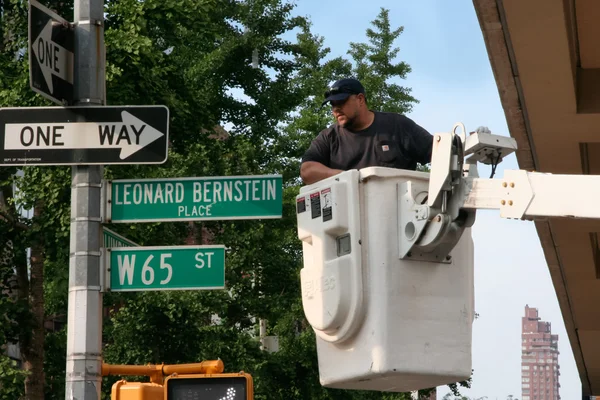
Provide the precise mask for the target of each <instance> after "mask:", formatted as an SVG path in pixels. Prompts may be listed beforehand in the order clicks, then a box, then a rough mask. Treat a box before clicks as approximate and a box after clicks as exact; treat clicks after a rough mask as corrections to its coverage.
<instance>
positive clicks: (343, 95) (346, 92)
mask: <svg viewBox="0 0 600 400" xmlns="http://www.w3.org/2000/svg"><path fill="white" fill-rule="evenodd" d="M360 93H362V94H365V95H366V93H365V88H364V87H363V85H362V84H361V83H360V82H359V81H358V80H357V79H354V78H346V79H340V80H339V81H336V82H335V83H334V84H333V85H331V86H330V87H329V89H327V91H326V92H325V100H324V101H323V104H321V107H323V106H324V105H325V104H327V102H329V101H337V100H346V99H347V98H348V97H350V96H352V95H353V94H360Z"/></svg>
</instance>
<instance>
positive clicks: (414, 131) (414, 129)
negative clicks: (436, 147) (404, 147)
mask: <svg viewBox="0 0 600 400" xmlns="http://www.w3.org/2000/svg"><path fill="white" fill-rule="evenodd" d="M406 119H407V120H408V121H407V122H408V129H409V132H410V133H411V135H410V136H411V140H410V152H411V156H412V158H413V159H414V160H415V161H417V162H419V163H421V164H423V165H425V164H428V163H430V162H431V152H432V151H433V135H432V134H431V133H429V132H427V130H425V129H424V128H423V127H421V126H419V125H417V124H416V123H415V122H414V121H413V120H412V119H410V118H408V117H406Z"/></svg>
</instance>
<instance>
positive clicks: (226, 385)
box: [164, 372, 254, 400]
mask: <svg viewBox="0 0 600 400" xmlns="http://www.w3.org/2000/svg"><path fill="white" fill-rule="evenodd" d="M164 393H165V400H250V399H253V398H254V386H253V383H252V376H251V375H250V374H246V373H243V372H240V373H233V374H194V375H179V374H173V375H170V376H168V377H167V378H166V379H165V382H164Z"/></svg>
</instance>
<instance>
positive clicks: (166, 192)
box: [105, 175, 283, 223]
mask: <svg viewBox="0 0 600 400" xmlns="http://www.w3.org/2000/svg"><path fill="white" fill-rule="evenodd" d="M109 184H110V185H109V187H108V193H107V196H106V198H107V204H106V207H105V212H106V215H105V217H106V220H107V221H108V222H113V223H114V222H162V221H202V220H227V219H266V218H281V211H282V204H283V201H282V178H281V175H257V176H229V177H210V178H172V179H124V180H114V181H111V182H109Z"/></svg>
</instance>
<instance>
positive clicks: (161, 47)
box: [0, 0, 416, 399]
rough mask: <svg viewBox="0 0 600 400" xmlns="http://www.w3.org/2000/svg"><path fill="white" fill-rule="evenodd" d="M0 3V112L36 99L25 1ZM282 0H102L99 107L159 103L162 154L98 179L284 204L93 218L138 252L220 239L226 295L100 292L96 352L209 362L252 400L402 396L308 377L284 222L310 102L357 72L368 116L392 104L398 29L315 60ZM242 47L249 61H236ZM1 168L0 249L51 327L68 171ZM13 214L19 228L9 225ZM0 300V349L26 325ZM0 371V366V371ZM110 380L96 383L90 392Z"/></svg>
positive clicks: (316, 103)
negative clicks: (237, 193) (226, 183)
mask: <svg viewBox="0 0 600 400" xmlns="http://www.w3.org/2000/svg"><path fill="white" fill-rule="evenodd" d="M46 5H48V6H49V7H50V8H51V9H54V10H55V11H57V12H58V14H60V15H72V10H71V9H69V7H70V6H69V5H68V4H66V3H64V2H61V1H58V0H52V1H48V2H46ZM0 7H4V8H3V9H2V12H1V13H0V34H1V37H2V42H1V43H0V106H21V107H24V106H34V105H49V104H48V101H46V100H44V99H42V98H41V97H40V96H37V95H34V93H33V92H32V91H31V90H30V89H29V82H28V65H27V54H24V53H23V52H22V50H21V49H23V48H25V47H26V39H27V19H26V17H27V5H26V2H23V1H17V0H14V1H10V2H3V3H2V5H0ZM292 9H293V5H292V4H291V3H288V2H287V1H284V0H248V1H245V2H239V1H236V0H223V1H217V0H146V1H143V2H140V1H137V0H114V1H109V2H106V4H105V13H106V23H105V41H106V46H107V52H106V54H107V65H106V72H107V74H106V77H107V82H106V87H107V94H108V99H107V103H108V104H129V105H135V104H164V105H167V106H168V107H169V109H170V121H169V125H170V137H169V140H170V149H169V159H168V161H167V162H166V163H165V164H163V165H160V166H144V165H131V166H111V167H107V168H105V177H106V178H107V179H123V178H133V179H135V178H139V179H142V178H159V177H186V176H223V175H256V174H271V173H280V174H282V175H283V177H284V208H283V210H284V211H283V218H281V219H277V220H266V221H209V222H204V223H192V224H188V223H146V224H134V225H125V224H118V225H114V226H112V225H111V226H109V227H110V228H111V229H113V230H115V231H117V232H119V233H121V234H122V235H124V236H126V237H127V238H129V239H131V240H133V241H135V242H137V243H139V244H141V245H163V246H166V245H181V244H184V243H186V241H187V240H189V239H193V240H195V241H196V242H197V243H209V242H214V243H222V244H225V245H226V246H227V248H228V252H227V255H226V284H227V291H206V292H195V291H181V292H147V293H144V292H141V293H107V294H105V296H104V307H105V310H106V311H107V317H105V319H104V329H103V342H104V349H103V352H104V359H105V361H106V362H108V363H115V364H117V363H118V364H146V363H162V362H164V363H187V362H198V361H201V360H206V359H216V358H221V359H222V360H223V361H224V363H225V367H226V370H227V371H239V370H245V371H247V372H249V373H251V374H252V375H253V377H254V381H255V386H256V398H257V399H267V398H268V399H305V398H311V399H407V398H408V395H406V394H382V393H377V392H357V391H352V392H349V391H341V390H331V389H325V388H323V387H322V386H321V385H320V383H319V379H318V365H317V358H316V348H315V336H314V333H313V331H312V329H310V327H309V326H308V324H307V322H306V320H305V318H304V314H303V311H302V304H301V299H300V288H299V269H300V267H301V262H302V250H301V246H300V242H299V241H298V239H297V236H296V235H297V233H296V215H295V196H296V195H297V193H298V190H299V184H300V182H299V180H298V168H299V159H300V156H301V155H302V152H303V151H304V149H306V148H307V147H308V145H309V143H310V141H311V140H312V138H313V137H314V136H315V135H316V134H317V133H318V132H319V131H320V130H322V129H324V128H325V127H326V126H327V125H328V124H329V123H331V116H330V114H329V112H328V110H326V109H325V108H320V105H321V99H322V96H323V91H324V89H325V88H326V87H327V85H328V84H329V83H330V82H332V81H333V80H336V79H339V78H342V77H346V76H350V75H355V76H357V77H358V78H359V79H361V80H362V81H363V82H364V83H365V86H366V87H367V91H368V96H369V104H370V106H371V107H372V108H373V109H385V110H386V111H397V112H407V111H408V110H410V107H411V104H413V103H414V102H415V101H416V100H415V99H414V98H413V97H411V96H410V90H409V89H408V88H403V87H401V86H398V85H397V84H393V83H390V81H391V80H393V79H398V78H400V79H402V78H405V77H406V74H408V73H409V72H410V68H409V66H408V65H407V64H406V63H404V62H398V61H397V60H396V58H397V55H398V49H397V48H396V47H394V46H395V44H394V42H395V40H396V39H397V38H398V37H399V35H400V34H401V32H402V28H401V27H400V28H395V29H393V28H391V27H390V23H389V16H388V11H387V10H383V9H382V10H381V12H380V14H379V15H378V16H377V18H376V19H375V20H374V21H373V26H374V29H370V30H368V31H367V38H368V41H369V43H358V44H357V43H352V44H351V45H350V50H349V52H348V54H349V55H350V56H351V59H345V58H344V57H337V58H333V59H327V57H328V55H329V54H330V50H329V49H327V48H324V46H323V43H324V41H323V38H321V37H319V36H317V35H315V34H314V33H312V32H311V30H310V24H309V23H308V21H306V20H305V19H303V18H299V17H292V15H291V11H292ZM244 27H245V28H244ZM291 31H298V32H299V33H298V35H297V37H296V40H295V41H288V40H285V39H283V36H284V34H285V33H288V32H291ZM254 51H256V52H257V54H258V58H259V65H258V68H253V66H252V65H251V60H252V54H253V52H254ZM223 126H225V127H226V128H227V131H226V132H225V131H224V129H223ZM15 172H16V171H15V169H14V168H13V169H9V168H3V169H2V170H1V171H0V189H1V190H2V191H3V192H5V191H7V192H8V189H9V188H12V187H13V185H15V187H16V188H17V189H18V190H17V191H16V192H15V194H14V196H10V198H9V197H6V196H5V198H6V199H7V201H8V206H9V207H10V210H9V211H10V213H11V215H12V216H13V217H14V220H13V221H12V222H11V221H6V220H2V219H0V239H1V240H2V242H1V243H0V246H5V244H6V241H7V240H11V241H12V243H13V244H14V248H15V252H16V254H17V255H18V256H17V257H15V259H14V260H13V264H17V263H19V262H20V263H24V262H25V257H24V254H25V248H26V247H28V246H31V245H32V244H41V245H43V246H44V256H45V264H44V268H45V282H44V292H45V305H44V307H45V313H46V315H47V316H48V317H49V318H50V317H52V318H55V319H56V320H58V321H63V322H64V320H65V315H66V312H67V294H68V265H69V220H70V181H71V173H70V169H69V168H64V167H43V168H40V167H26V168H23V174H22V176H21V177H17V176H15V175H14V174H15ZM40 202H42V204H43V206H44V210H45V212H43V213H42V214H41V215H39V216H37V217H36V218H34V219H32V220H28V219H24V218H22V217H21V216H19V212H18V210H19V209H20V208H24V209H30V208H31V207H32V206H33V205H35V204H40ZM17 222H18V223H20V224H25V225H27V227H29V229H27V230H20V229H18V228H17V227H16V226H17ZM1 248H3V247H0V249H1ZM19 260H21V261H19ZM13 273H14V271H13V265H10V264H9V265H5V266H3V265H2V263H0V278H2V281H1V282H0V284H1V285H4V286H6V285H8V284H9V281H10V279H11V278H12V276H13ZM14 289H15V290H17V289H18V288H17V287H15V288H14ZM0 293H1V294H0V316H6V315H8V316H10V317H11V321H10V323H6V324H0V343H4V342H5V341H6V340H8V339H9V338H15V337H18V335H19V334H22V333H23V332H27V331H28V330H30V324H29V322H28V321H29V320H30V318H29V316H28V308H27V304H20V303H19V302H17V301H15V300H14V299H12V298H10V297H9V296H6V295H5V294H4V293H3V292H1V291H0ZM215 318H218V319H219V321H220V322H219V323H218V324H215V323H213V321H214V320H215ZM259 318H264V319H266V320H267V321H268V324H267V326H268V330H269V331H268V334H269V335H277V336H279V338H280V351H279V352H277V353H274V354H271V353H267V352H263V351H260V349H259V341H258V338H257V335H258V332H257V319H259ZM45 347H46V349H45V352H46V353H45V355H46V356H45V363H44V370H45V374H46V398H48V399H59V398H64V369H65V354H66V328H63V329H61V330H59V331H58V332H53V333H48V334H47V336H46V346H45ZM9 367H10V365H8V364H7V362H6V361H2V360H0V377H2V371H4V370H6V371H9V369H8V368H9ZM2 368H5V369H4V370H3V369H2ZM11 368H12V367H11ZM11 371H13V370H11ZM11 374H12V375H11ZM6 376H7V377H8V378H7V379H12V380H11V381H10V382H12V383H11V385H12V386H10V387H14V388H15V390H17V389H19V388H18V386H19V384H20V385H22V379H23V376H22V374H20V373H19V372H11V373H9V374H7V375H6ZM10 377H12V378H10ZM0 379H2V378H0ZM116 379H118V377H110V378H106V379H104V384H103V390H102V393H103V397H104V398H108V397H109V393H110V386H111V385H112V383H113V382H114V381H115V380H116ZM128 379H143V380H146V378H140V377H132V378H128ZM1 382H2V384H4V383H5V382H4V381H1ZM3 387H9V386H3ZM11 390H12V389H11ZM11 393H15V395H16V396H18V394H17V393H16V392H11ZM13 398H16V397H13Z"/></svg>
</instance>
